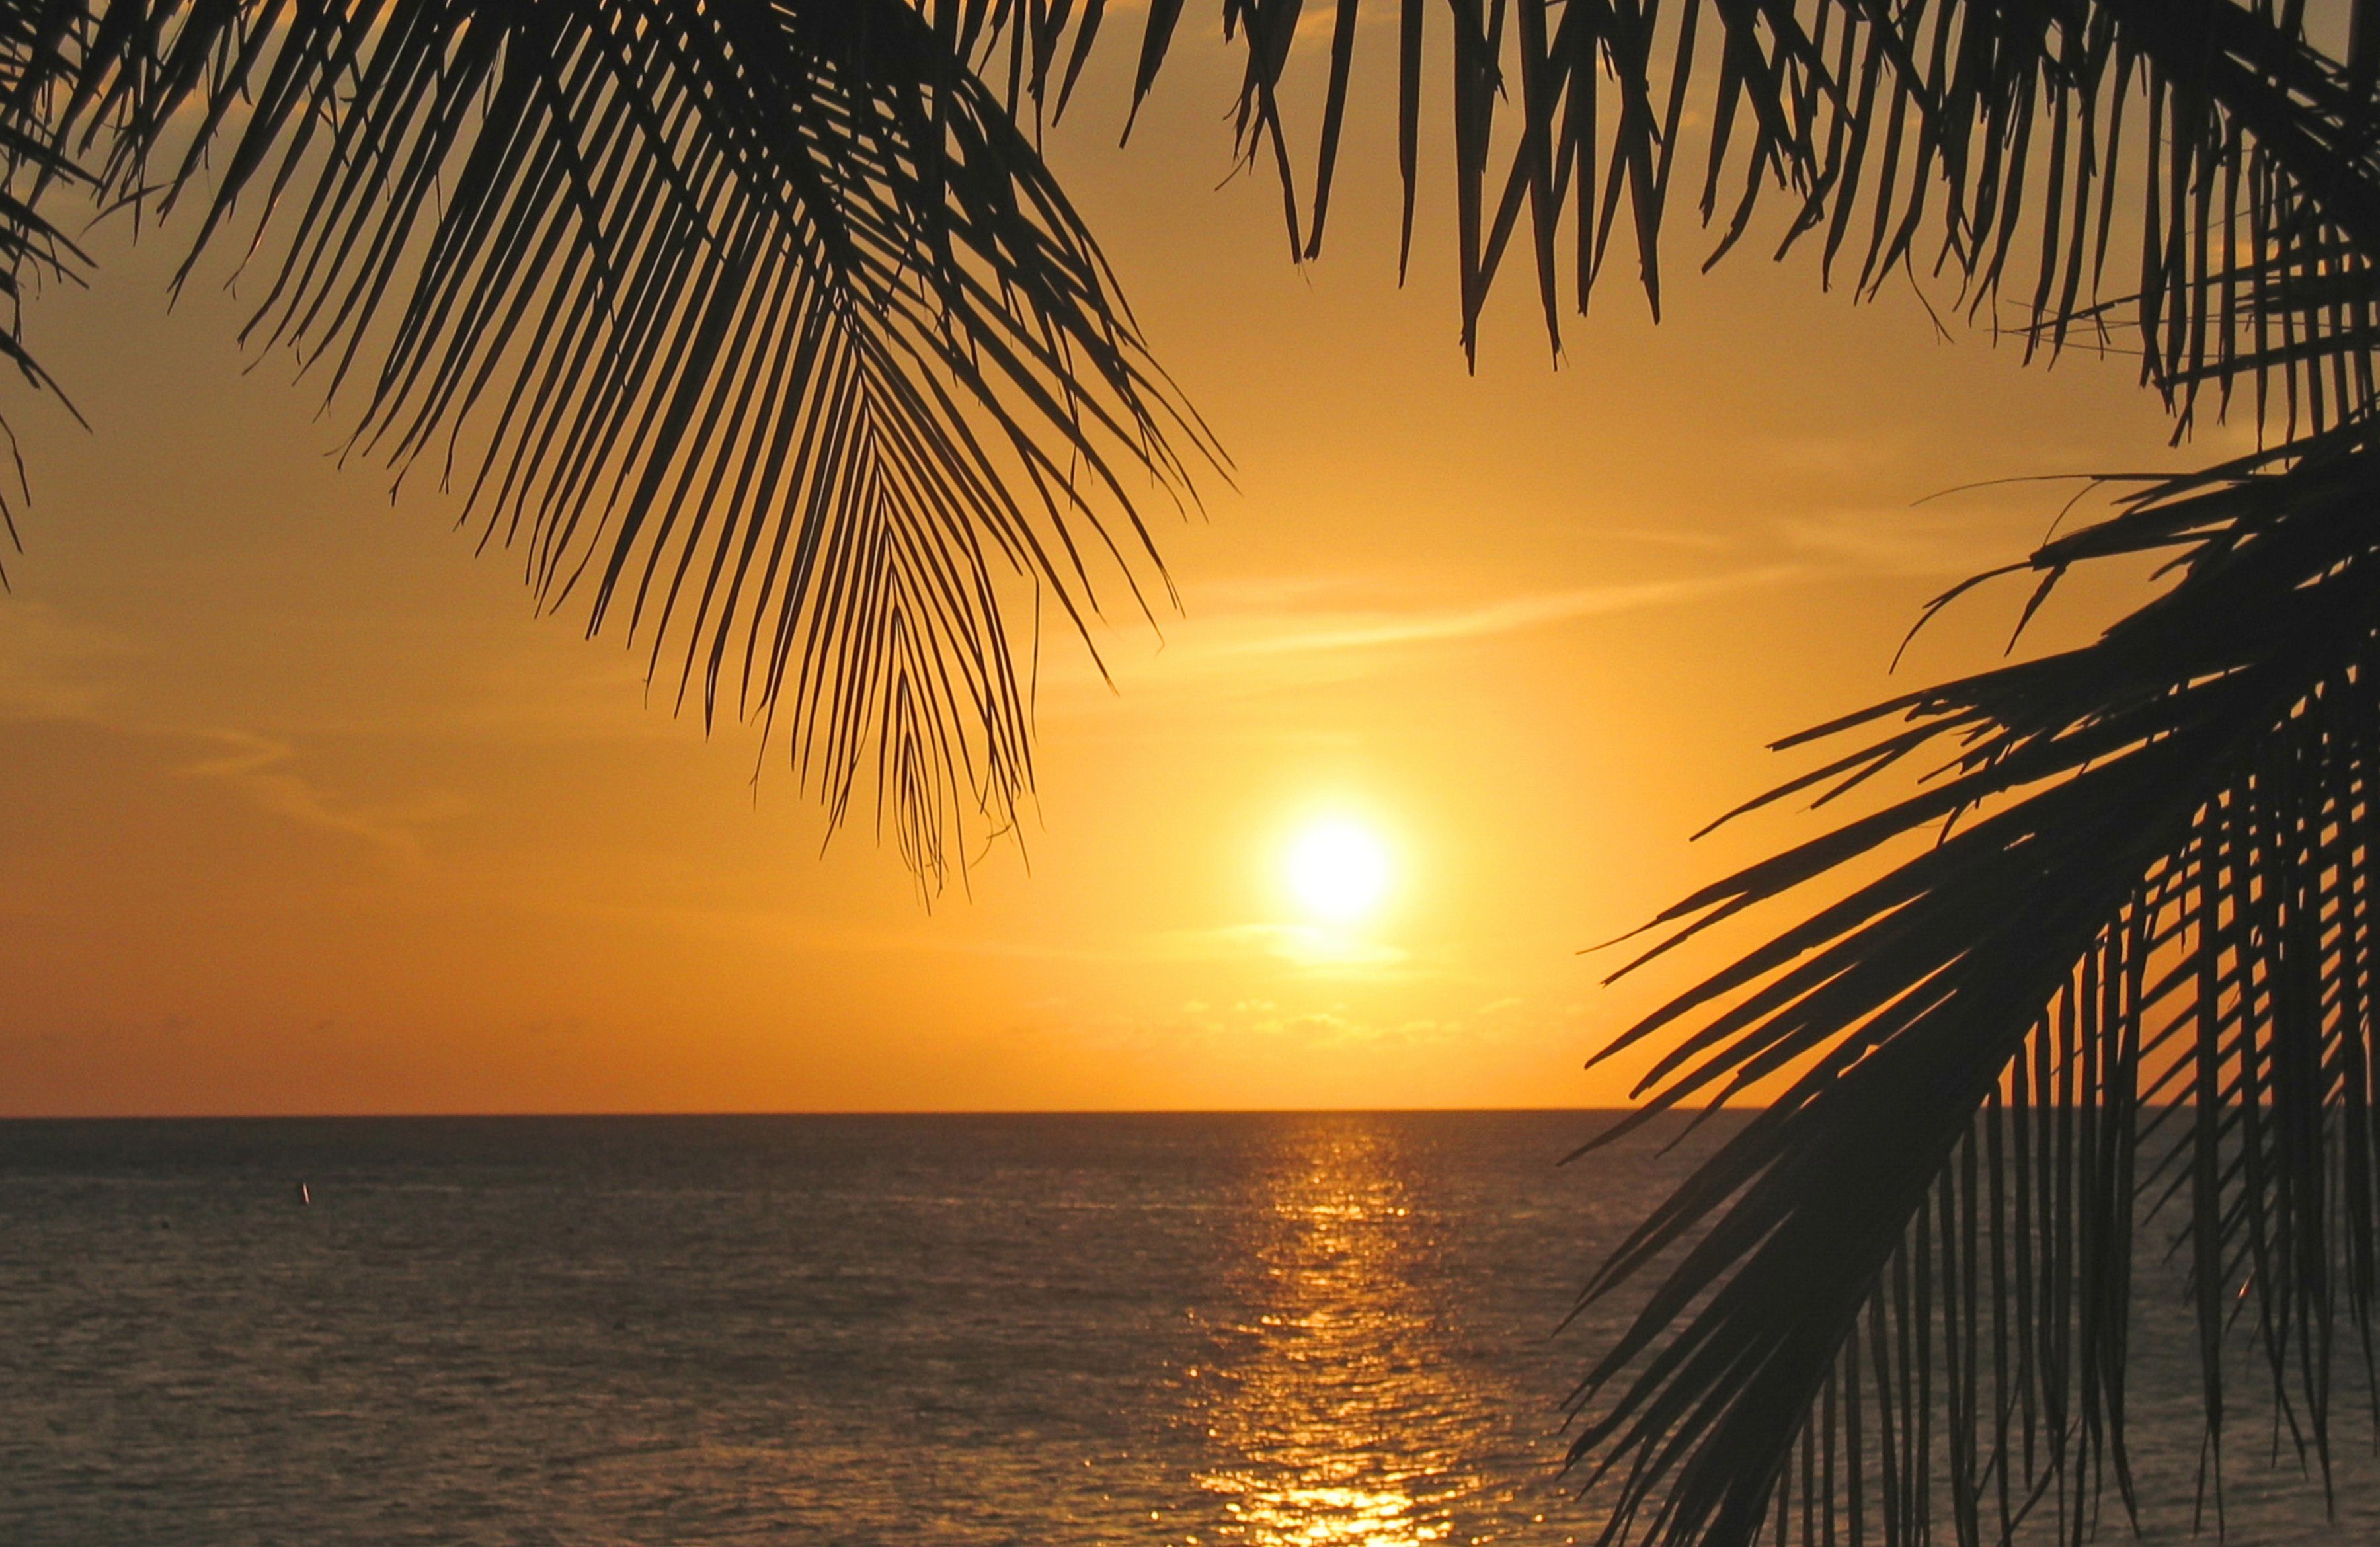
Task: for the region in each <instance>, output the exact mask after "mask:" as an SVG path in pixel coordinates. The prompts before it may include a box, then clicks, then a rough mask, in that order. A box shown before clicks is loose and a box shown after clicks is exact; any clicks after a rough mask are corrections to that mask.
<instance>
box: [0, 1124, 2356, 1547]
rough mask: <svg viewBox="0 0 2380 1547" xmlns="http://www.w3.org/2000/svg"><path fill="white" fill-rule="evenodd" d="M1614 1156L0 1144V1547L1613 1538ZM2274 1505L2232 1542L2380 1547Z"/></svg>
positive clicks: (1538, 1147) (1484, 1135) (1250, 1147)
mask: <svg viewBox="0 0 2380 1547" xmlns="http://www.w3.org/2000/svg"><path fill="white" fill-rule="evenodd" d="M1606 1120H1607V1119H1606V1118H1605V1117H1603V1116H1600V1115H1593V1114H1584V1113H1442V1114H1343V1115H1340V1114H1310V1115H1309V1114H1293V1115H1128V1116H1087V1115H1085V1116H888V1117H872V1116H848V1117H840V1116H801V1117H688V1118H678V1117H616V1118H520V1117H505V1118H455V1119H335V1120H331V1119H326V1120H319V1121H317V1120H287V1121H249V1120H225V1121H203V1122H200V1121H190V1122H182V1121H172V1122H165V1121H159V1122H104V1123H102V1122H89V1123H85V1122H61V1123H51V1122H38V1123H37V1122H22V1123H8V1124H0V1541H5V1542H6V1543H10V1544H13V1547H49V1544H58V1547H88V1544H113V1543H159V1544H166V1543H171V1544H174V1547H190V1544H204V1543H225V1544H232V1543H237V1544H241V1547H247V1544H250V1543H282V1542H288V1543H301V1542H302V1543H313V1544H342V1547H343V1544H349V1543H354V1544H363V1543H370V1544H380V1543H409V1542H421V1543H431V1542H436V1543H446V1542H470V1543H477V1542H488V1543H556V1544H562V1543H568V1544H573V1547H577V1544H591V1543H662V1542H667V1543H707V1542H771V1543H775V1542H791V1543H810V1542H835V1543H840V1542H850V1543H878V1542H904V1543H961V1544H964V1543H1008V1542H1030V1543H1036V1544H1050V1547H1067V1544H1073V1543H1092V1542H1116V1543H1151V1544H1156V1543H1165V1544H1173V1543H1182V1544H1196V1547H1203V1544H1208V1543H1232V1542H1245V1543H1264V1544H1281V1547H1292V1544H1294V1547H1339V1544H1350V1547H1352V1544H1363V1547H1408V1544H1418V1543H1434V1542H1444V1543H1488V1542H1498V1543H1514V1544H1523V1547H1530V1544H1551V1543H1567V1542H1571V1541H1584V1540H1591V1539H1592V1535H1593V1527H1594V1525H1595V1523H1596V1522H1595V1520H1594V1518H1593V1517H1591V1516H1590V1515H1589V1514H1588V1513H1587V1511H1586V1510H1585V1507H1584V1506H1582V1505H1581V1504H1579V1503H1578V1501H1577V1500H1576V1499H1575V1498H1574V1497H1573V1490H1572V1489H1571V1487H1570V1486H1568V1485H1567V1484H1566V1483H1565V1482H1564V1481H1563V1480H1561V1479H1560V1476H1559V1475H1558V1469H1557V1468H1558V1462H1559V1459H1560V1455H1561V1452H1562V1449H1563V1445H1564V1443H1565V1442H1564V1436H1563V1433H1562V1429H1561V1414H1560V1402H1561V1398H1562V1397H1563V1395H1565V1393H1566V1392H1568V1391H1569V1389H1570V1388H1571V1385H1572V1383H1573V1382H1574V1381H1575V1379H1576V1378H1577V1376H1578V1374H1579V1373H1580V1371H1581V1370H1583V1368H1584V1366H1585V1360H1586V1358H1587V1357H1588V1354H1589V1351H1590V1350H1591V1349H1592V1348H1593V1347H1594V1346H1596V1344H1597V1340H1598V1338H1599V1337H1600V1336H1602V1335H1606V1334H1608V1333H1609V1322H1606V1321H1602V1320H1599V1319H1592V1318H1591V1319H1588V1320H1586V1321H1585V1322H1582V1323H1581V1324H1579V1325H1576V1326H1573V1328H1571V1329H1570V1330H1569V1331H1567V1332H1566V1333H1562V1334H1557V1331H1556V1328H1557V1324H1558V1323H1559V1322H1560V1320H1561V1318H1562V1316H1563V1314H1564V1312H1565V1311H1567V1310H1568V1309H1570V1306H1571V1303H1572V1300H1573V1296H1574V1295H1575V1293H1576V1290H1577V1288H1578V1286H1579V1285H1580V1284H1581V1282H1582V1281H1583V1280H1584V1278H1585V1274H1586V1273H1587V1271H1588V1269H1589V1267H1590V1265H1591V1264H1592V1262H1593V1261H1594V1260H1595V1259H1596V1258H1597V1255H1598V1253H1599V1252H1600V1251H1602V1250H1603V1249H1606V1248H1608V1247H1609V1245H1610V1243H1611V1242H1612V1241H1613V1240H1614V1239H1615V1238H1616V1236H1617V1234H1618V1233H1619V1232H1620V1231H1621V1230H1623V1229H1624V1228H1625V1227H1626V1226H1627V1224H1630V1223H1632V1222H1633V1220H1634V1219H1635V1218H1636V1217H1637V1216H1638V1215H1639V1214H1640V1213H1641V1212H1642V1211H1643V1209H1644V1208H1645V1206H1646V1204H1647V1203H1648V1202H1649V1201H1650V1200H1652V1199H1653V1198H1654V1197H1655V1196H1656V1191H1657V1189H1658V1188H1660V1187H1661V1186H1662V1185H1663V1184H1664V1183H1665V1182H1667V1181H1668V1180H1670V1179H1673V1178H1674V1177H1675V1176H1676V1175H1679V1174H1680V1171H1681V1168H1682V1165H1683V1163H1684V1157H1683V1156H1682V1155H1677V1154H1671V1155H1667V1156H1665V1155H1662V1154H1660V1153H1658V1152H1657V1151H1655V1149H1654V1148H1653V1147H1651V1146H1646V1145H1636V1146H1633V1147H1630V1148H1628V1149H1626V1150H1624V1151H1618V1152H1612V1153H1598V1154H1597V1155H1596V1156H1594V1157H1591V1158H1590V1159H1588V1160H1587V1161H1585V1162H1582V1163H1577V1164H1574V1165H1570V1166H1560V1165H1558V1164H1557V1163H1556V1162H1557V1161H1558V1160H1559V1159H1560V1156H1561V1155H1562V1154H1563V1153H1564V1152H1566V1151H1569V1150H1570V1149H1572V1148H1573V1147H1574V1146H1575V1145H1576V1144H1577V1143H1578V1142H1579V1141H1580V1140H1581V1139H1584V1138H1585V1137H1586V1136H1588V1135H1589V1134H1591V1133H1593V1132H1594V1131H1595V1130H1596V1129H1597V1127H1598V1126H1599V1125H1600V1124H1601V1123H1602V1122H1604V1121H1606ZM301 1189H303V1190H302V1192H301ZM307 1200H310V1201H307ZM2145 1336H2146V1331H2145V1329H2144V1334H2143V1337H2144V1340H2145ZM2180 1353H2183V1354H2186V1343H2185V1344H2184V1346H2183V1348H2182V1349H2181V1350H2180ZM2168 1374H2169V1376H2170V1377H2171V1380H2169V1381H2168V1384H2172V1383H2173V1382H2175V1381H2180V1382H2182V1383H2183V1386H2177V1387H2176V1388H2175V1389H2177V1390H2180V1389H2183V1387H2184V1386H2186V1377H2185V1372H2183V1371H2182V1370H2180V1367H2179V1366H2176V1367H2175V1369H2174V1370H2170V1371H2168ZM2149 1385H2151V1386H2153V1385H2154V1383H2153V1382H2152V1383H2149ZM2141 1407H2142V1410H2143V1413H2144V1414H2145V1415H2146V1416H2145V1417H2144V1418H2143V1419H2142V1420H2141V1422H2140V1424H2139V1425H2138V1426H2136V1431H2135V1434H2134V1448H2135V1451H2136V1452H2137V1453H2138V1454H2139V1455H2140V1456H2141V1457H2142V1465H2143V1470H2144V1471H2145V1470H2147V1469H2149V1468H2150V1465H2151V1463H2153V1462H2154V1463H2155V1464H2156V1465H2158V1466H2160V1467H2162V1468H2165V1469H2166V1470H2168V1471H2170V1472H2176V1473H2179V1474H2180V1475H2179V1477H2178V1478H2177V1479H2172V1480H2169V1481H2170V1482H2171V1484H2172V1486H2171V1487H2170V1488H2168V1492H2167V1493H2166V1494H2164V1495H2159V1496H2156V1497H2153V1498H2152V1499H2151V1500H2150V1503H2151V1504H2154V1505H2155V1506H2156V1508H2155V1509H2154V1510H2153V1511H2152V1515H2151V1518H2150V1525H2151V1529H2150V1533H2149V1534H2150V1536H2151V1538H2152V1539H2153V1540H2182V1539H2185V1538H2186V1537H2187V1534H2188V1529H2187V1528H2188V1518H2187V1515H2188V1498H2189V1488H2190V1481H2191V1466H2192V1457H2194V1456H2195V1454H2196V1443H2197V1433H2196V1430H2195V1427H2194V1421H2193V1419H2192V1418H2191V1416H2190V1415H2189V1413H2188V1411H2187V1405H2186V1404H2168V1407H2170V1412H2169V1413H2167V1414H2164V1415H2163V1416H2160V1410H2159V1409H2158V1408H2157V1406H2156V1400H2155V1391H2154V1390H2145V1395H2143V1399H2142V1403H2141ZM2348 1418H2351V1419H2353V1422H2352V1425H2351V1428H2350V1425H2349V1423H2348V1422H2347V1419H2342V1434H2343V1438H2342V1449H2344V1450H2348V1451H2352V1452H2357V1453H2361V1452H2362V1451H2364V1450H2367V1449H2368V1436H2367V1434H2366V1431H2365V1425H2364V1420H2363V1419H2362V1417H2361V1416H2360V1414H2359V1413H2352V1412H2350V1414H2349V1415H2348ZM2350 1436H2351V1437H2350ZM2241 1448H2242V1449H2246V1450H2253V1449H2254V1448H2255V1444H2254V1441H2253V1438H2252V1439H2249V1440H2247V1441H2246V1442H2244V1443H2242V1445H2241ZM2160 1452H2163V1453H2164V1454H2163V1456H2162V1459H2160V1458H2159V1453H2160ZM2235 1469H2241V1468H2235ZM2283 1472H2284V1473H2286V1474H2287V1475H2286V1476H2284V1477H2282V1478H2281V1480H2279V1481H2278V1482H2257V1481H2255V1480H2253V1478H2252V1479H2250V1480H2248V1481H2247V1482H2245V1483H2235V1486H2234V1487H2233V1489H2232V1499H2231V1505H2230V1514H2229V1525H2230V1533H2229V1540H2230V1541H2234V1542H2259V1541H2330V1540H2345V1539H2358V1540H2365V1539H2380V1530H2375V1529H2374V1525H2375V1521H2380V1516H2375V1515H2374V1512H2373V1508H2372V1506H2373V1504H2374V1503H2380V1500H2375V1499H2374V1490H2373V1489H2371V1488H2369V1487H2362V1486H2361V1485H2360V1484H2361V1482H2362V1481H2368V1480H2370V1478H2371V1477H2372V1475H2373V1474H2372V1470H2371V1468H2370V1467H2369V1465H2368V1460H2367V1463H2366V1464H2365V1465H2364V1469H2363V1470H2362V1472H2361V1473H2358V1474H2356V1476H2354V1477H2351V1478H2350V1479H2349V1480H2348V1482H2349V1484H2350V1486H2349V1487H2347V1488H2343V1489H2342V1492H2341V1514H2340V1517H2339V1519H2338V1521H2337V1522H2335V1523H2325V1519H2324V1517H2323V1512H2322V1505H2321V1500H2320V1494H2319V1492H2318V1491H2316V1490H2310V1489H2309V1488H2308V1487H2306V1486H2305V1485H2304V1484H2302V1483H2301V1482H2300V1481H2299V1480H2297V1478H2296V1474H2295V1471H2294V1468H2287V1467H2285V1468H2283ZM2177 1501H2178V1502H2177ZM2119 1518H2120V1517H2118V1519H2119ZM2340 1532H2344V1533H2346V1535H2345V1536H2341V1535H2339V1534H2338V1533H2340ZM2105 1534H2106V1535H2107V1537H2108V1538H2109V1539H2110V1540H2120V1539H2121V1538H2122V1537H2123V1536H2125V1535H2126V1534H2128V1533H2127V1532H2126V1531H2125V1530H2124V1529H2122V1528H2121V1526H2120V1525H2119V1524H2117V1523H2115V1522H2113V1521H2111V1522H2110V1524H2109V1526H2108V1528H2107V1530H2106V1532H2105ZM1942 1540H1944V1541H1946V1542H1947V1541H1950V1540H1951V1539H1950V1538H1949V1536H1948V1535H1947V1533H1946V1534H1945V1535H1944V1536H1943V1538H1942ZM2208 1540H2212V1532H2211V1530H2210V1531H2209V1533H2208Z"/></svg>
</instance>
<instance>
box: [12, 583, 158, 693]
mask: <svg viewBox="0 0 2380 1547" xmlns="http://www.w3.org/2000/svg"><path fill="white" fill-rule="evenodd" d="M138 653H139V651H138V650H137V649H136V648H135V647H134V645H133V644H132V642H131V641H130V640H126V639H124V638H123V637H122V636H120V635H117V634H115V633H111V632H109V631H108V630H106V629H103V628H98V627H92V626H91V625H89V624H86V623H83V622H81V621H80V620H79V619H77V618H74V617H71V616H69V615H67V614H66V613H63V612H61V611H59V610H58V609H57V608H56V607H55V606H52V605H51V604H49V603H45V602H36V601H32V600H30V599H24V598H0V719H8V720H96V719H98V718H100V717H101V716H102V714H103V712H104V711H105V710H106V709H107V707H108V705H109V704H110V703H111V702H112V701H113V700H115V698H116V696H117V688H116V685H115V679H114V671H113V668H114V667H115V665H116V664H118V663H120V662H123V661H125V660H127V659H129V658H130V657H132V656H134V655H137V654H138Z"/></svg>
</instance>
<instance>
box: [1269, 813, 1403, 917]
mask: <svg viewBox="0 0 2380 1547" xmlns="http://www.w3.org/2000/svg"><path fill="white" fill-rule="evenodd" d="M1288 874H1289V889H1290V892H1291V894H1292V895H1294V896H1295V897H1296V898H1297V900H1298V903H1299V905H1300V906H1302V907H1305V910H1306V911H1307V912H1309V913H1311V914H1313V915H1314V916H1315V917H1317V918H1318V919H1322V920H1328V921H1329V922H1330V923H1334V924H1352V923H1354V921H1355V920H1358V919H1361V918H1363V917H1364V916H1365V915H1366V914H1368V913H1370V912H1371V911H1372V910H1373V909H1374V908H1376V907H1378V906H1379V905H1380V899H1381V898H1382V897H1384V896H1385V895H1387V894H1388V890H1389V850H1388V846H1387V845H1386V844H1383V843H1382V842H1381V841H1380V838H1379V834H1377V833H1374V832H1373V831H1372V830H1371V829H1370V828H1368V827H1366V826H1364V825H1363V824H1362V823H1360V822H1348V821H1346V820H1344V819H1332V820H1329V821H1324V822H1315V823H1313V824H1312V825H1310V826H1308V827H1306V828H1305V829H1304V830H1303V831H1302V832H1300V833H1299V834H1298V835H1297V837H1296V839H1295V840H1294V841H1293V843H1291V845H1290V847H1289V871H1288Z"/></svg>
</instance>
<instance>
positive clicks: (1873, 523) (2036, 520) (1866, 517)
mask: <svg viewBox="0 0 2380 1547" xmlns="http://www.w3.org/2000/svg"><path fill="white" fill-rule="evenodd" d="M2061 498H2062V497H2061ZM2056 510H2057V503H2052V504H2050V505H2049V506H2048V507H2047V508H2046V509H2044V508H2043V507H2042V506H2039V505H2028V506H2024V507H2023V508H2022V510H2010V509H2008V508H2006V507H2002V508H1999V509H1991V510H1944V509H1938V508H1932V507H1920V508H1900V509H1883V510H1877V509H1866V510H1829V511H1822V512H1819V513H1816V514H1814V515H1808V516H1791V517H1787V518H1783V519H1782V520H1780V521H1779V522H1778V523H1777V531H1778V534H1779V537H1780V538H1781V539H1782V540H1783V541H1784V542H1785V543H1786V545H1787V546H1788V547H1789V548H1791V549H1792V550H1793V551H1794V552H1796V553H1799V554H1805V555H1808V556H1809V557H1811V558H1814V559H1817V560H1820V561H1823V563H1824V564H1825V566H1827V567H1828V568H1831V569H1834V570H1837V571H1841V570H1851V571H1853V572H1855V573H1858V574H1863V575H1892V576H1907V577H1909V578H1911V579H1920V578H1931V577H1943V576H1953V577H1958V578H1961V579H1963V578H1964V577H1966V576H1969V575H1975V574H1980V573H1982V572H1983V571H1984V570H1986V569H1992V568H1997V567H1998V566H2000V565H2003V564H2008V563H2010V562H2011V561H2013V560H2016V559H2021V558H2022V557H2023V556H2024V555H2025V554H2028V553H2030V552H2031V551H2032V550H2033V548H2034V545H2035V544H2037V543H2038V542H2040V540H2041V538H2042V536H2043V534H2044V532H2045V531H2046V530H2047V528H2048V525H2049V518H2050V517H2051V516H2052V515H2054V514H2055V513H2056Z"/></svg>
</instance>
